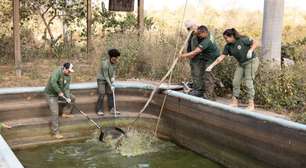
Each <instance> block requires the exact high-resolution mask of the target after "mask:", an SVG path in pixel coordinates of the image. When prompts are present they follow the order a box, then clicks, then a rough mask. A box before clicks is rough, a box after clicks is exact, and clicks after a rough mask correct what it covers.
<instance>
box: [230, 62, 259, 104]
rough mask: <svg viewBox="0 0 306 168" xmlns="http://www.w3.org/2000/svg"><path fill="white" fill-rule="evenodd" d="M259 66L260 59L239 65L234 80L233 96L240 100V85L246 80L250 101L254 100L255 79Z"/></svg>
mask: <svg viewBox="0 0 306 168" xmlns="http://www.w3.org/2000/svg"><path fill="white" fill-rule="evenodd" d="M258 66H259V60H258V58H257V57H256V58H253V59H252V60H249V61H247V62H246V63H243V64H242V65H240V64H239V65H238V66H237V68H236V71H235V74H234V79H233V96H234V97H236V98H238V97H239V95H240V85H241V82H242V80H245V85H246V88H247V95H248V99H249V100H254V97H255V89H254V83H253V82H254V79H255V75H256V71H257V69H258Z"/></svg>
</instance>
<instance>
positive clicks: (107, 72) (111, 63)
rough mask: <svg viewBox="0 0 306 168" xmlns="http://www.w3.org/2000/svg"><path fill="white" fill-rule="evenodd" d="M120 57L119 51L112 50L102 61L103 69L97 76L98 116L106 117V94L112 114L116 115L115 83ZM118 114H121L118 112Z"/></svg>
mask: <svg viewBox="0 0 306 168" xmlns="http://www.w3.org/2000/svg"><path fill="white" fill-rule="evenodd" d="M119 56H120V52H119V51H118V50H117V49H110V50H108V56H106V57H107V58H105V59H104V60H102V63H101V68H100V70H99V72H98V75H97V83H98V94H99V99H98V102H97V107H96V112H97V114H98V115H104V112H103V111H104V108H103V100H104V96H105V94H107V98H108V108H109V109H110V111H111V113H113V114H114V113H115V111H114V97H113V93H114V90H115V87H114V85H113V83H114V81H115V74H116V69H117V63H118V61H119V60H118V58H119ZM116 114H120V113H119V112H118V111H116Z"/></svg>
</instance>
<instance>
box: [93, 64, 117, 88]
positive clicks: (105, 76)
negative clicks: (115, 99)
mask: <svg viewBox="0 0 306 168" xmlns="http://www.w3.org/2000/svg"><path fill="white" fill-rule="evenodd" d="M116 70H117V65H116V64H111V63H110V60H109V59H104V60H102V62H101V68H100V70H99V72H98V75H97V79H98V80H102V81H106V82H107V83H108V84H109V85H111V84H112V80H111V79H112V78H113V77H115V74H116Z"/></svg>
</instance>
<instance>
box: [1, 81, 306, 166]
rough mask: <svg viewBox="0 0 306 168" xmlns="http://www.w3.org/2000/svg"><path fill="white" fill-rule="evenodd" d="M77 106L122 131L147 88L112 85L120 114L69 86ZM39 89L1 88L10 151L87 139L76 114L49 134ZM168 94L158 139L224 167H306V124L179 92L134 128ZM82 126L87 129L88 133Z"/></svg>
mask: <svg viewBox="0 0 306 168" xmlns="http://www.w3.org/2000/svg"><path fill="white" fill-rule="evenodd" d="M71 87H72V89H73V90H72V92H73V93H74V94H75V95H76V96H77V97H78V100H77V104H78V105H79V106H80V108H81V109H82V110H83V111H85V112H88V114H89V115H90V116H91V117H93V118H94V119H95V120H97V121H100V122H101V123H102V124H103V125H104V126H114V125H116V126H120V127H122V128H124V127H125V126H126V125H127V124H128V123H130V122H131V121H132V120H133V119H134V118H135V117H136V116H137V112H138V111H139V110H140V109H141V108H142V106H143V105H144V104H145V101H146V100H147V98H148V96H149V94H150V91H151V90H152V88H153V85H152V84H148V83H141V82H118V83H116V88H118V89H117V90H118V91H117V93H116V94H117V102H118V103H117V104H118V109H119V110H120V111H121V113H122V115H121V116H120V118H118V119H116V120H114V118H113V117H112V116H110V115H106V116H105V117H102V118H101V117H97V116H96V115H95V114H94V104H95V102H96V84H95V83H82V84H74V85H72V86H71ZM42 89H43V88H42V87H31V88H12V89H7V88H3V89H0V100H1V102H0V121H9V122H10V124H12V125H13V126H14V128H12V129H10V130H3V131H2V135H3V137H4V138H5V140H6V142H7V143H8V144H9V145H10V147H11V148H12V149H14V150H21V149H27V148H32V147H33V146H38V147H39V146H41V145H42V144H54V143H57V142H62V141H72V140H84V139H88V138H89V136H88V135H89V134H88V132H89V130H92V131H93V130H94V127H93V126H91V127H89V126H88V122H87V120H85V119H84V118H83V117H82V116H80V115H76V117H74V118H73V119H63V120H62V121H61V127H62V132H63V134H64V136H65V139H63V140H60V141H58V140H54V139H52V138H51V137H50V136H49V129H48V119H49V115H50V114H49V111H48V109H47V104H46V102H45V100H44V95H43V94H42ZM166 94H167V95H168V99H167V103H166V105H165V111H164V113H163V116H162V120H161V126H160V129H159V131H158V136H159V137H161V138H163V139H166V140H169V141H172V142H174V143H176V144H178V145H180V146H183V147H184V148H186V149H188V150H191V151H193V152H196V153H198V154H200V155H202V156H204V157H206V158H209V159H210V160H212V161H214V162H217V163H219V164H222V165H223V166H225V167H242V168H245V167H250V168H253V167H256V168H257V167H262V168H268V167H269V168H270V167H272V168H273V167H284V168H288V167H294V168H304V167H306V160H305V158H306V126H305V125H303V124H299V123H295V122H292V121H288V120H285V119H280V118H275V117H272V116H267V115H264V114H258V113H256V112H250V111H246V110H243V109H238V108H231V107H229V106H227V105H223V104H220V103H216V102H212V101H208V100H204V99H201V98H196V97H193V96H189V95H186V94H184V93H181V92H177V91H172V90H164V91H161V92H159V93H158V94H157V95H156V96H155V97H154V99H153V102H152V103H151V104H150V106H149V108H148V109H147V110H146V111H145V114H144V116H143V117H142V118H141V121H139V122H137V124H136V125H135V127H136V128H140V129H145V130H153V128H154V125H155V123H156V119H157V116H158V112H159V110H160V106H161V104H162V101H163V98H164V96H165V95H166ZM86 128H90V129H89V130H88V129H86Z"/></svg>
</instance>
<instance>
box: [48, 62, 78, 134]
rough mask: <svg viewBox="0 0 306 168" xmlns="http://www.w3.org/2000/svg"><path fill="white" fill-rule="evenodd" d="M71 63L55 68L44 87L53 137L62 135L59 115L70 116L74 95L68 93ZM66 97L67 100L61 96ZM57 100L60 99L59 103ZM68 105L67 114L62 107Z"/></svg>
mask: <svg viewBox="0 0 306 168" xmlns="http://www.w3.org/2000/svg"><path fill="white" fill-rule="evenodd" d="M73 72H74V70H73V65H72V64H71V63H65V64H64V65H63V66H62V67H59V68H57V69H55V70H54V71H53V72H52V74H51V77H50V78H49V81H48V84H47V86H46V88H45V93H46V95H47V100H48V104H49V109H50V111H51V114H52V117H51V131H52V134H53V136H54V137H55V138H57V139H61V138H63V136H62V135H61V134H60V131H59V116H62V117H64V118H69V117H72V110H73V104H74V102H75V97H74V96H73V95H72V94H71V93H70V88H69V86H70V81H71V73H73ZM63 97H65V98H66V99H67V102H66V101H65V99H64V98H63ZM59 100H60V101H61V102H60V103H59ZM66 106H67V107H68V110H69V114H65V113H63V108H64V107H66Z"/></svg>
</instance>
